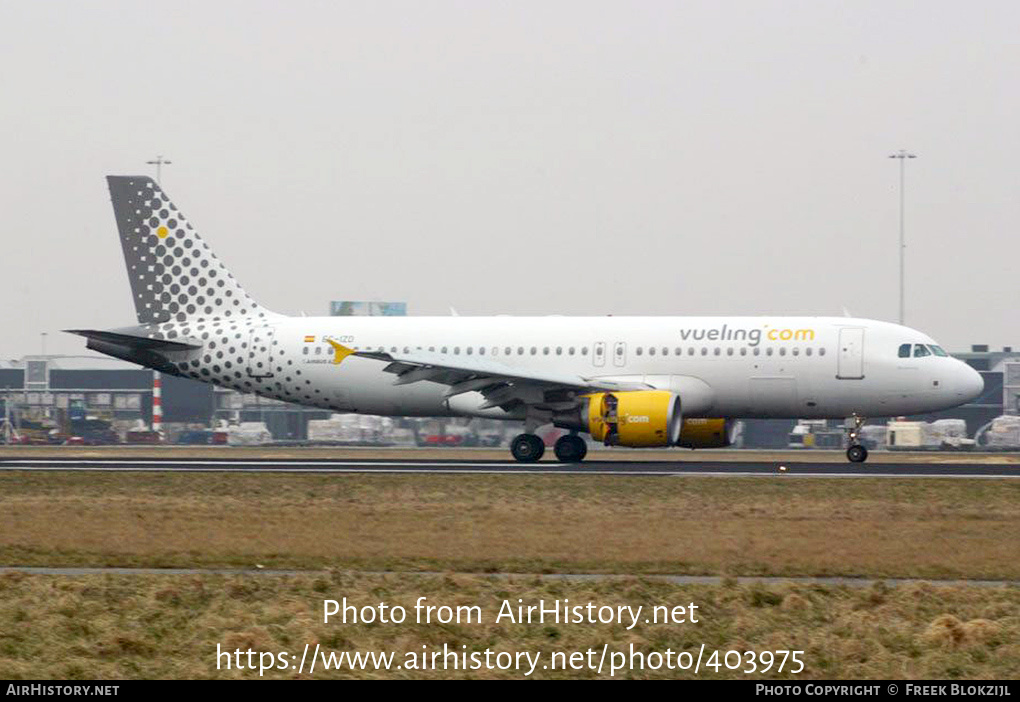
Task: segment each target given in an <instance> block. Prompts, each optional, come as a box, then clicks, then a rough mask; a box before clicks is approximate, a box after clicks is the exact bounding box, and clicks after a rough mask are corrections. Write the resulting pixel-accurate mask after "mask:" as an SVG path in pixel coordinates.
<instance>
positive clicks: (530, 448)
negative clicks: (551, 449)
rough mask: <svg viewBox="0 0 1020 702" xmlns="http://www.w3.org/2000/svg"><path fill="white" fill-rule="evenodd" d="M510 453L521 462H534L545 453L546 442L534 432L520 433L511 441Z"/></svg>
mask: <svg viewBox="0 0 1020 702" xmlns="http://www.w3.org/2000/svg"><path fill="white" fill-rule="evenodd" d="M510 453H512V454H513V455H514V458H516V459H517V460H518V461H520V462H521V463H534V462H535V461H537V460H539V459H540V458H542V454H543V453H545V443H544V442H543V441H542V440H541V439H540V438H538V437H537V436H535V435H534V434H518V435H517V436H515V437H514V440H513V441H511V442H510Z"/></svg>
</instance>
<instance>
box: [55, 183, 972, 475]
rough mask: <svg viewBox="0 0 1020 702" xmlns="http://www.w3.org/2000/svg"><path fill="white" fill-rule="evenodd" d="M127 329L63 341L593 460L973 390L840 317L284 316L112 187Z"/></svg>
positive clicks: (517, 447) (879, 411)
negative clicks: (488, 425)
mask: <svg viewBox="0 0 1020 702" xmlns="http://www.w3.org/2000/svg"><path fill="white" fill-rule="evenodd" d="M107 180H108V184H109V187H110V195H111V199H112V201H113V208H114V214H115V217H116V221H117V226H118V229H119V232H120V238H121V244H122V248H123V251H124V258H125V262H126V264H127V270H128V277H129V279H130V282H131V290H132V294H133V297H134V303H135V311H136V313H137V318H138V323H137V325H134V326H129V327H124V328H118V329H113V330H107V331H104V330H69V331H71V333H74V334H79V335H81V336H84V337H86V338H87V339H88V347H89V348H90V349H94V350H96V351H100V352H102V353H105V354H107V355H110V356H114V357H116V358H121V359H125V360H128V361H131V362H133V363H137V364H139V365H142V366H146V367H149V368H153V369H155V370H157V371H160V372H163V373H171V374H174V375H178V376H183V377H187V378H192V379H195V380H200V381H203V382H208V383H214V384H216V385H221V386H224V387H228V388H233V389H235V390H238V391H240V392H246V393H257V394H259V395H264V396H266V397H272V398H276V399H279V400H283V401H286V402H294V403H298V404H304V405H310V406H314V407H321V408H328V409H331V410H334V411H336V412H358V413H364V414H377V415H397V416H399V415H404V416H409V415H410V416H465V417H488V418H494V419H504V420H514V421H520V422H523V423H524V432H523V433H522V434H520V435H518V436H517V437H515V438H514V440H513V441H512V443H511V452H512V454H513V456H514V457H515V458H516V459H517V460H518V461H523V462H530V461H536V460H538V459H539V458H541V457H542V455H543V452H544V443H543V441H542V440H541V439H540V438H539V437H538V436H537V435H536V434H535V432H536V430H537V429H538V428H539V427H540V426H543V425H546V424H550V423H551V424H553V425H555V426H556V427H559V428H562V429H567V430H569V431H570V433H569V434H566V435H564V436H562V437H560V438H559V439H558V440H557V441H556V444H555V447H554V448H555V453H556V457H557V458H558V459H559V460H561V461H581V460H582V459H583V458H584V457H585V453H586V452H587V445H586V442H585V441H584V440H583V439H582V438H581V437H580V436H578V434H579V433H582V432H586V433H589V434H591V436H592V438H593V439H594V440H596V441H600V442H603V443H604V444H607V445H619V446H629V447H652V446H675V445H679V446H686V447H691V448H713V447H723V446H726V445H728V444H729V443H730V442H731V441H732V439H733V430H734V422H735V420H736V418H741V417H790V418H794V417H797V418H840V419H846V425H845V426H846V429H847V432H848V436H849V448H848V449H847V457H848V458H849V460H851V461H855V462H860V461H864V460H866V458H867V449H866V448H865V447H864V446H863V445H862V444H861V443H860V441H858V432H859V430H860V428H861V426H862V425H863V422H864V419H865V418H866V417H876V416H894V415H905V414H916V413H920V412H929V411H935V410H940V409H946V408H949V407H953V406H956V405H959V404H962V403H965V402H967V401H969V400H971V399H972V398H974V397H977V396H978V394H980V392H981V390H982V388H983V381H982V379H981V376H980V375H979V374H978V373H977V372H976V371H974V370H973V369H971V368H970V367H969V366H967V365H966V364H964V363H962V362H960V361H957V360H955V359H953V358H951V357H950V356H949V355H948V354H947V353H946V352H945V351H943V350H942V348H941V347H939V346H938V345H937V344H936V343H935V342H934V341H933V340H932V339H931V338H929V337H928V336H926V335H925V334H922V333H921V332H919V331H916V330H913V329H910V328H907V327H903V326H899V325H896V324H890V323H887V322H880V321H873V320H868V319H855V318H847V317H580V318H579V317H460V316H456V317H288V316H285V315H282V314H277V313H274V312H271V311H269V310H268V309H266V308H265V307H263V306H262V305H260V304H259V303H257V302H256V301H255V300H253V299H252V298H251V297H250V296H249V295H248V293H247V292H245V290H244V289H243V288H242V287H241V286H240V284H239V283H238V282H237V281H236V280H234V278H233V276H232V275H231V274H230V273H229V272H228V271H227V269H226V268H225V267H224V265H223V264H222V263H221V262H220V261H219V259H218V258H217V257H216V256H215V255H214V254H213V253H212V251H211V250H210V249H209V247H208V245H207V244H206V243H205V242H204V241H203V240H202V239H201V238H200V237H199V236H198V234H197V232H196V231H195V230H194V229H193V228H192V226H191V224H189V223H188V221H187V220H186V219H185V217H184V215H183V214H181V212H180V210H178V209H177V207H176V206H175V205H174V204H173V203H172V202H171V201H170V200H169V198H167V196H166V194H165V193H164V192H163V191H162V190H161V188H160V187H159V186H158V184H157V183H155V182H154V181H153V180H152V179H151V178H148V177H145V176H110V177H108V179H107Z"/></svg>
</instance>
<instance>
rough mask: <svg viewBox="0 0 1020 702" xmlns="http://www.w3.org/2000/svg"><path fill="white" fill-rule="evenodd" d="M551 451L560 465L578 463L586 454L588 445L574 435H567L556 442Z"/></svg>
mask: <svg viewBox="0 0 1020 702" xmlns="http://www.w3.org/2000/svg"><path fill="white" fill-rule="evenodd" d="M553 450H555V451H556V460H558V461H560V462H561V463H580V462H581V461H583V460H584V457H585V456H586V455H587V454H588V444H586V443H585V442H584V439H582V438H581V437H580V436H577V435H576V434H567V435H566V436H561V437H560V438H559V439H557V440H556V445H555V446H554V447H553Z"/></svg>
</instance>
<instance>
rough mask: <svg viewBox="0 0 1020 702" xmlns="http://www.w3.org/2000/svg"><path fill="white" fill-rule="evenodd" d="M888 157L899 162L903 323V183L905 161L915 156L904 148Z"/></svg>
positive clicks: (901, 320) (901, 310)
mask: <svg viewBox="0 0 1020 702" xmlns="http://www.w3.org/2000/svg"><path fill="white" fill-rule="evenodd" d="M889 158H895V159H899V162H900V324H903V320H904V314H903V260H904V256H905V254H906V249H907V244H906V241H905V236H904V234H905V231H906V223H905V219H904V208H903V199H904V185H905V183H906V168H905V166H906V163H907V159H908V158H917V155H916V154H912V153H910V152H909V151H907V150H906V149H900V150H899V151H897V152H896V153H894V154H890V155H889Z"/></svg>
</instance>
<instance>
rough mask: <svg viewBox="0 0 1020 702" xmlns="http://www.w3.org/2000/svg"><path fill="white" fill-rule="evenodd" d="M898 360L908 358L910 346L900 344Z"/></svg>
mask: <svg viewBox="0 0 1020 702" xmlns="http://www.w3.org/2000/svg"><path fill="white" fill-rule="evenodd" d="M900 358H910V344H900Z"/></svg>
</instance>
